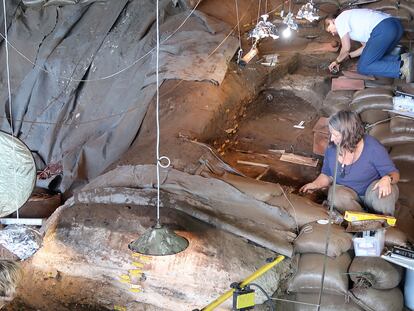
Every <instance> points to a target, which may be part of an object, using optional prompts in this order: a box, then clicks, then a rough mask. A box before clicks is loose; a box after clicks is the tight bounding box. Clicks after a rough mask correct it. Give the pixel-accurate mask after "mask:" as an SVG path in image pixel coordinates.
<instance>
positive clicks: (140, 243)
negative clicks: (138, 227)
mask: <svg viewBox="0 0 414 311" xmlns="http://www.w3.org/2000/svg"><path fill="white" fill-rule="evenodd" d="M187 246H188V241H187V239H185V238H183V237H181V236H179V235H177V234H175V232H174V231H172V230H170V229H168V228H167V227H164V226H162V225H160V224H156V225H155V226H154V227H152V228H150V229H148V230H147V231H145V232H144V234H143V235H141V236H140V237H139V238H138V239H137V240H135V241H134V242H131V243H130V244H129V245H128V247H129V249H130V250H132V251H134V252H136V253H140V254H145V255H151V256H164V255H174V254H177V253H179V252H182V251H183V250H185V249H186V248H187Z"/></svg>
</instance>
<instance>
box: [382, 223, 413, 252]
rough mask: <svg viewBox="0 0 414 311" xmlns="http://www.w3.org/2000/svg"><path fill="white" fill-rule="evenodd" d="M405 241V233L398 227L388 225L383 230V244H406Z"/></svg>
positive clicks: (390, 245)
mask: <svg viewBox="0 0 414 311" xmlns="http://www.w3.org/2000/svg"><path fill="white" fill-rule="evenodd" d="M397 223H398V221H397ZM407 242H408V239H407V235H406V234H405V233H404V232H402V231H401V230H399V229H398V228H395V227H388V228H387V229H386V230H385V246H388V247H392V246H407Z"/></svg>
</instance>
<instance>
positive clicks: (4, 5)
mask: <svg viewBox="0 0 414 311" xmlns="http://www.w3.org/2000/svg"><path fill="white" fill-rule="evenodd" d="M3 16H4V33H5V37H4V40H5V43H6V49H5V50H6V75H7V92H8V98H9V105H8V106H9V115H10V134H11V137H12V146H13V157H14V159H16V146H15V143H14V139H15V138H14V126H13V109H12V96H11V87H10V63H9V40H8V35H7V10H6V0H3ZM12 163H13V172H14V189H15V190H17V173H16V163H15V161H12ZM10 194H11V195H13V196H14V202H13V203H14V205H15V209H16V215H17V218H19V206H17V198H16V194H15V193H13V192H11V193H10Z"/></svg>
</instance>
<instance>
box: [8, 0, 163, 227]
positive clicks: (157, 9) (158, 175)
mask: <svg viewBox="0 0 414 311" xmlns="http://www.w3.org/2000/svg"><path fill="white" fill-rule="evenodd" d="M3 1H4V0H3ZM155 11H156V14H157V18H156V23H157V31H156V32H157V46H156V53H155V55H156V56H155V59H156V62H155V64H156V65H155V66H156V70H155V80H156V84H157V85H156V88H157V92H156V95H155V96H156V109H155V117H156V122H157V145H156V157H157V159H156V160H157V223H156V226H157V227H158V226H160V225H161V223H160V167H162V168H167V167H169V166H170V164H171V161H170V159H169V158H167V157H165V156H162V157H160V84H159V82H160V80H159V71H160V66H159V59H160V21H159V0H156V9H155ZM162 160H167V163H166V164H165V165H163V164H162V163H161V161H162Z"/></svg>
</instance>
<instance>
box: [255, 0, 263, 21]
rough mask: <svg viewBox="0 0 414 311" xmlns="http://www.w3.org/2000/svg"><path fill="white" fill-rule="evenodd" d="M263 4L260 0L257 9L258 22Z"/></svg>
mask: <svg viewBox="0 0 414 311" xmlns="http://www.w3.org/2000/svg"><path fill="white" fill-rule="evenodd" d="M261 5H262V0H259V8H258V10H257V21H256V24H258V23H259V19H260V6H261Z"/></svg>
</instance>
